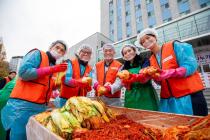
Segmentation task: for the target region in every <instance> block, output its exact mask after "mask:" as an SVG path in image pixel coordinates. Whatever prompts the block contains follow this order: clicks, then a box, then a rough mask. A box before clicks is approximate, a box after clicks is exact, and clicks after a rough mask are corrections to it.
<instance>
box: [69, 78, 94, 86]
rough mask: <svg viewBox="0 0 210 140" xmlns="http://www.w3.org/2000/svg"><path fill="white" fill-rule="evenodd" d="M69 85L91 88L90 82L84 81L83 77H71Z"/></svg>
mask: <svg viewBox="0 0 210 140" xmlns="http://www.w3.org/2000/svg"><path fill="white" fill-rule="evenodd" d="M69 85H71V86H74V87H81V88H90V84H89V83H88V82H84V81H82V79H78V80H76V79H71V80H70V81H69Z"/></svg>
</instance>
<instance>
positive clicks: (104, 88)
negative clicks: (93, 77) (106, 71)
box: [96, 85, 111, 96]
mask: <svg viewBox="0 0 210 140" xmlns="http://www.w3.org/2000/svg"><path fill="white" fill-rule="evenodd" d="M109 92H111V87H110V86H100V85H99V86H98V88H97V92H96V93H97V96H102V95H103V94H106V93H109Z"/></svg>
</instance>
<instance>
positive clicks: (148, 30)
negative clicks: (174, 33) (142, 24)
mask: <svg viewBox="0 0 210 140" xmlns="http://www.w3.org/2000/svg"><path fill="white" fill-rule="evenodd" d="M145 35H154V36H155V37H156V39H157V38H158V33H157V31H156V30H155V29H153V28H146V29H144V30H143V31H141V32H140V33H139V34H138V35H137V40H136V42H135V45H137V46H138V47H142V46H141V44H140V43H139V42H140V39H141V38H142V37H143V36H145Z"/></svg>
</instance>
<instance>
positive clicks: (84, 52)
mask: <svg viewBox="0 0 210 140" xmlns="http://www.w3.org/2000/svg"><path fill="white" fill-rule="evenodd" d="M81 52H82V53H83V54H87V55H91V53H92V52H90V51H83V50H81Z"/></svg>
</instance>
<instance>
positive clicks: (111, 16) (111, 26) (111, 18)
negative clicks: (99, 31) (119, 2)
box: [109, 1, 114, 41]
mask: <svg viewBox="0 0 210 140" xmlns="http://www.w3.org/2000/svg"><path fill="white" fill-rule="evenodd" d="M113 23H114V9H113V1H110V2H109V38H110V39H111V40H112V41H114V24H113Z"/></svg>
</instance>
